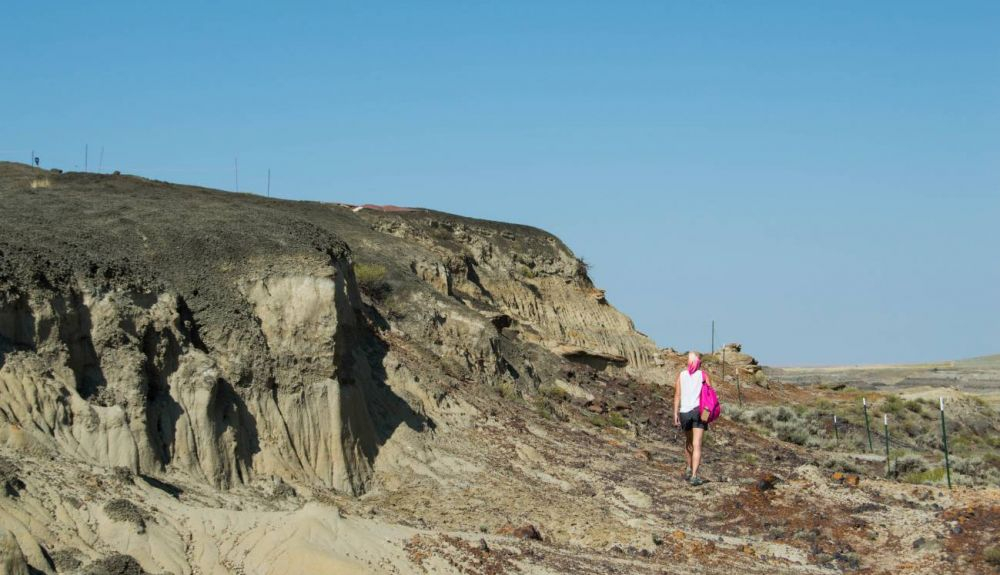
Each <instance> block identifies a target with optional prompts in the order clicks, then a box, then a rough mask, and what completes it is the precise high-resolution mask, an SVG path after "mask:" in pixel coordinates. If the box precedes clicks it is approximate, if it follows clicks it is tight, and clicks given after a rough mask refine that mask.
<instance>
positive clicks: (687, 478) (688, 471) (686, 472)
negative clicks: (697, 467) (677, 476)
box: [684, 469, 691, 481]
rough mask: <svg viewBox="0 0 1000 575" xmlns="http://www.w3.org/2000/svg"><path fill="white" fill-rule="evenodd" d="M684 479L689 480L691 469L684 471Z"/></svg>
mask: <svg viewBox="0 0 1000 575" xmlns="http://www.w3.org/2000/svg"><path fill="white" fill-rule="evenodd" d="M684 481H691V469H688V470H687V471H685V472H684Z"/></svg>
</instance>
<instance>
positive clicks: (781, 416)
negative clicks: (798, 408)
mask: <svg viewBox="0 0 1000 575" xmlns="http://www.w3.org/2000/svg"><path fill="white" fill-rule="evenodd" d="M774 418H775V419H776V420H778V421H781V422H787V421H795V420H796V419H798V416H797V415H796V414H795V412H794V411H792V410H791V409H788V408H787V407H785V406H784V405H782V406H781V407H779V408H778V412H777V413H776V414H775V415H774Z"/></svg>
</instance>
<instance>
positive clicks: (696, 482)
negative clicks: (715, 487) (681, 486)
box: [690, 477, 705, 487]
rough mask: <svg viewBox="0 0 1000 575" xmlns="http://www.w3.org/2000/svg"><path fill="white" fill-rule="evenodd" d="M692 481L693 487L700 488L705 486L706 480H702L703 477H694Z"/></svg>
mask: <svg viewBox="0 0 1000 575" xmlns="http://www.w3.org/2000/svg"><path fill="white" fill-rule="evenodd" d="M690 481H691V486H692V487H698V486H699V485H704V484H705V480H704V479H702V478H701V477H692V478H691V479H690Z"/></svg>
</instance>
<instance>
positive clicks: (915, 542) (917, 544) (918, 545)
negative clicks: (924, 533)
mask: <svg viewBox="0 0 1000 575" xmlns="http://www.w3.org/2000/svg"><path fill="white" fill-rule="evenodd" d="M926 544H927V540H926V539H924V538H923V537H917V538H916V539H914V540H913V548H914V549H920V548H921V547H923V546H924V545H926Z"/></svg>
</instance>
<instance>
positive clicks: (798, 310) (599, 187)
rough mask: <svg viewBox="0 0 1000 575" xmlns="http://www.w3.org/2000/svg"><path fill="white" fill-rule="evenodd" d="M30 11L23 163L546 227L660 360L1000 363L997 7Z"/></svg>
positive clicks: (8, 11)
mask: <svg viewBox="0 0 1000 575" xmlns="http://www.w3.org/2000/svg"><path fill="white" fill-rule="evenodd" d="M271 4H272V5H271V6H268V5H265V4H263V3H258V4H256V5H255V4H253V3H247V2H240V3H222V2H220V3H185V2H171V3H156V4H153V3H136V2H101V3H81V2H59V1H57V2H47V3H44V4H37V3H36V4H31V3H17V4H13V5H11V6H7V7H5V8H4V18H3V20H2V21H0V49H2V50H3V54H4V57H3V60H2V62H0V86H2V89H0V109H2V110H3V116H2V118H3V121H2V123H0V159H6V160H16V161H27V159H28V157H29V155H30V152H31V150H32V149H34V150H36V151H37V153H38V155H39V156H40V157H41V159H42V162H43V164H44V165H45V166H49V167H60V168H63V169H74V168H76V169H82V167H83V161H84V146H85V145H87V144H89V149H90V167H91V169H96V168H97V166H98V162H100V158H101V156H100V154H101V149H102V148H103V150H104V151H103V164H102V166H101V167H102V168H103V169H104V170H105V171H110V170H115V169H117V170H122V171H124V172H131V173H136V174H140V175H144V176H148V177H153V178H158V179H165V180H172V181H178V182H185V183H196V184H201V185H206V186H211V187H219V188H224V189H232V188H233V187H234V185H235V182H234V173H233V172H234V170H233V162H234V158H235V157H236V156H238V157H239V165H240V174H239V176H240V188H241V189H242V190H244V191H259V192H263V191H264V188H265V186H266V174H267V169H268V168H270V169H271V170H272V193H273V195H277V196H280V197H285V198H295V199H313V200H325V201H344V202H356V203H392V204H399V205H411V206H424V207H430V208H435V209H440V210H445V211H449V212H455V213H460V214H465V215H470V216H476V217H483V218H489V219H496V220H505V221H513V222H519V223H527V224H531V225H535V226H538V227H541V228H544V229H547V230H549V231H552V232H553V233H555V234H557V235H559V236H560V237H561V238H562V239H563V240H565V241H566V243H567V244H568V245H569V246H570V247H571V248H572V249H573V250H574V251H575V252H576V253H577V254H578V255H580V256H582V257H584V258H585V259H586V260H587V261H588V262H590V263H591V264H592V266H593V267H592V275H593V276H594V279H595V281H596V282H597V283H598V284H599V285H600V286H601V287H604V288H607V289H608V292H609V298H610V300H611V301H612V303H613V304H615V305H616V306H618V307H619V308H621V309H622V310H623V311H625V312H626V313H628V314H629V315H631V316H632V317H633V318H634V320H635V322H636V325H637V327H638V328H639V329H640V330H642V331H644V332H646V333H648V334H649V335H650V336H652V337H653V338H655V339H656V341H657V343H659V344H660V345H661V346H672V347H675V348H678V349H688V348H699V349H704V348H707V347H708V346H709V343H710V341H709V335H710V334H709V325H710V322H711V320H712V319H715V320H716V321H717V325H718V340H719V341H721V340H725V341H733V340H736V341H741V342H742V343H743V344H744V346H745V349H746V350H747V351H748V352H750V353H752V354H754V355H756V356H758V357H759V358H760V359H761V360H762V361H763V362H765V363H770V364H774V365H791V364H841V363H869V362H897V361H923V360H933V359H946V358H958V357H970V356H976V355H984V354H989V353H1000V298H998V289H997V286H998V285H1000V266H998V264H997V254H998V251H1000V232H998V231H997V230H998V221H1000V33H998V32H997V31H998V30H1000V3H997V2H948V3H944V2H917V1H907V2H888V1H887V2H802V1H787V2H670V1H666V0H663V1H655V2H652V1H651V2H629V1H622V2H591V3H584V2H568V1H567V2H563V1H555V0H552V1H545V2H519V1H510V2H474V1H459V0H455V1H449V2H436V1H428V2H347V3H345V2H322V3H315V4H312V3H280V4H279V3H271Z"/></svg>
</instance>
